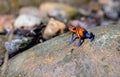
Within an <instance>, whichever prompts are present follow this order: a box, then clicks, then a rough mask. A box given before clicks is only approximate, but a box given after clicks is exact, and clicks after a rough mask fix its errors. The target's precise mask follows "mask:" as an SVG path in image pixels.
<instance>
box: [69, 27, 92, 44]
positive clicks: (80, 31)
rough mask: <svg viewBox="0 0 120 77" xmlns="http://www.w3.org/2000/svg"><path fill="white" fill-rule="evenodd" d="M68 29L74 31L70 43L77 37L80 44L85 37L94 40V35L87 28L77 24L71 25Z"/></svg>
mask: <svg viewBox="0 0 120 77" xmlns="http://www.w3.org/2000/svg"><path fill="white" fill-rule="evenodd" d="M68 29H69V30H70V31H71V32H73V34H72V38H71V39H70V44H71V43H73V42H74V41H75V40H76V39H77V38H78V39H79V42H78V45H77V46H80V45H81V44H82V43H83V42H84V39H86V38H89V39H90V41H91V42H92V41H93V40H94V35H93V33H92V32H90V33H88V31H87V30H86V29H85V28H81V27H76V26H69V27H68Z"/></svg>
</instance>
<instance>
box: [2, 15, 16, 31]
mask: <svg viewBox="0 0 120 77" xmlns="http://www.w3.org/2000/svg"><path fill="white" fill-rule="evenodd" d="M14 21H15V16H14V15H0V32H5V31H7V32H10V31H11V30H13V29H14V25H13V23H14Z"/></svg>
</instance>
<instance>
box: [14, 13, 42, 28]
mask: <svg viewBox="0 0 120 77" xmlns="http://www.w3.org/2000/svg"><path fill="white" fill-rule="evenodd" d="M40 23H41V19H40V18H38V17H36V16H32V15H25V14H23V15H19V16H18V17H17V19H16V20H15V23H14V26H15V29H18V28H22V27H23V28H24V27H29V28H32V27H34V26H37V25H40Z"/></svg>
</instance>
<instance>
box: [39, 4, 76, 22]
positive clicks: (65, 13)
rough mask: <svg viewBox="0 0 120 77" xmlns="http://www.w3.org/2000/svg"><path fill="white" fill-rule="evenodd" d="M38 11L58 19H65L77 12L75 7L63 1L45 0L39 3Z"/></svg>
mask: <svg viewBox="0 0 120 77" xmlns="http://www.w3.org/2000/svg"><path fill="white" fill-rule="evenodd" d="M39 8H40V11H42V12H45V13H47V14H48V15H49V16H50V17H54V18H56V19H58V20H60V21H66V19H69V18H71V17H73V16H74V15H75V14H76V13H77V9H76V8H74V7H71V6H69V5H67V4H63V3H55V2H47V3H43V4H41V5H40V7H39Z"/></svg>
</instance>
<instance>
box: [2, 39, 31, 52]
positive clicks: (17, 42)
mask: <svg viewBox="0 0 120 77" xmlns="http://www.w3.org/2000/svg"><path fill="white" fill-rule="evenodd" d="M30 42H31V40H30V39H28V38H26V37H19V38H16V39H13V40H12V41H10V42H9V41H6V42H5V43H4V46H5V48H6V50H7V51H9V54H13V53H15V52H17V51H18V50H20V49H22V48H25V47H26V46H27V45H28V44H29V43H30Z"/></svg>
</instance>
